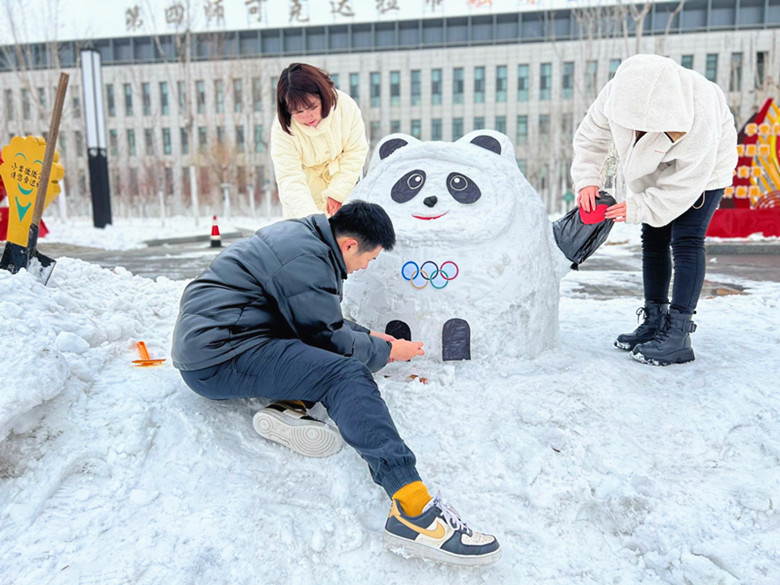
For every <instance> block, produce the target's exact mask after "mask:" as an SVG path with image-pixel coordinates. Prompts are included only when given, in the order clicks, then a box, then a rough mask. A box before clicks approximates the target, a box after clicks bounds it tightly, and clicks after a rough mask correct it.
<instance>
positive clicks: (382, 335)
mask: <svg viewBox="0 0 780 585" xmlns="http://www.w3.org/2000/svg"><path fill="white" fill-rule="evenodd" d="M369 333H371V335H373V336H374V337H378V338H379V339H381V340H382V341H390V342H393V341H395V337H393V336H392V335H388V334H387V333H380V332H379V331H370V332H369Z"/></svg>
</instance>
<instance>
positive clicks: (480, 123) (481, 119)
mask: <svg viewBox="0 0 780 585" xmlns="http://www.w3.org/2000/svg"><path fill="white" fill-rule="evenodd" d="M484 129H485V116H474V130H484Z"/></svg>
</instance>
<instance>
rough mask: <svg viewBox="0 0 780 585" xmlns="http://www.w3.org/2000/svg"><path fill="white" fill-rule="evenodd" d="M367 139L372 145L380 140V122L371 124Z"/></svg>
mask: <svg viewBox="0 0 780 585" xmlns="http://www.w3.org/2000/svg"><path fill="white" fill-rule="evenodd" d="M369 138H370V140H371V143H372V144H373V143H375V142H376V141H377V140H379V139H380V138H382V122H371V130H370V132H369Z"/></svg>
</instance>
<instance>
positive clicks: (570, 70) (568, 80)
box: [561, 61, 574, 100]
mask: <svg viewBox="0 0 780 585" xmlns="http://www.w3.org/2000/svg"><path fill="white" fill-rule="evenodd" d="M573 95H574V61H566V62H565V63H564V64H563V79H562V80H561V97H562V98H563V99H565V100H570V99H571V98H572V96H573Z"/></svg>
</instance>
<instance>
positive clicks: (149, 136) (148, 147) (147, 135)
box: [144, 128, 154, 156]
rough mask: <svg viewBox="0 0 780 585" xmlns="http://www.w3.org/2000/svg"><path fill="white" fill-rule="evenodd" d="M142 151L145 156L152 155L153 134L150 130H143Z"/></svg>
mask: <svg viewBox="0 0 780 585" xmlns="http://www.w3.org/2000/svg"><path fill="white" fill-rule="evenodd" d="M144 149H145V152H146V155H147V156H152V155H154V133H153V131H152V129H151V128H145V129H144Z"/></svg>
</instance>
